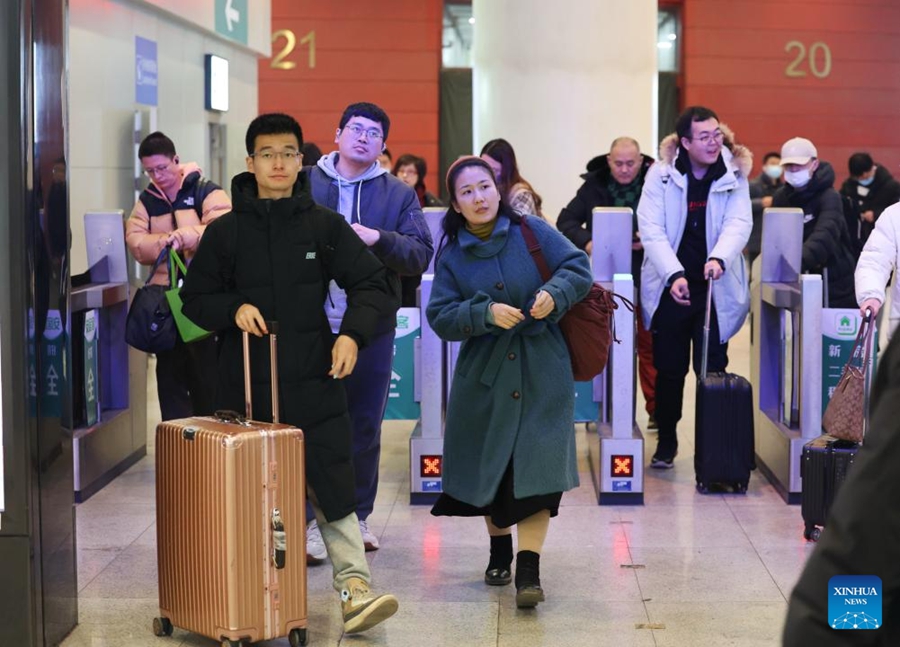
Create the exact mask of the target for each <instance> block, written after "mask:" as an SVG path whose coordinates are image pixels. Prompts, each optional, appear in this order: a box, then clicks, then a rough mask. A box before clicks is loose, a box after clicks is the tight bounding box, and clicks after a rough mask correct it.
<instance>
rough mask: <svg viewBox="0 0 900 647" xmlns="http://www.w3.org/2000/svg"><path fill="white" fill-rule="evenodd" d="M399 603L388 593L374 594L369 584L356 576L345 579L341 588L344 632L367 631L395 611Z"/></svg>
mask: <svg viewBox="0 0 900 647" xmlns="http://www.w3.org/2000/svg"><path fill="white" fill-rule="evenodd" d="M399 608H400V603H399V602H398V601H397V598H396V597H394V596H393V595H391V594H389V593H384V594H382V595H376V594H375V593H372V591H371V590H370V589H369V585H368V584H366V583H365V581H364V580H361V579H360V578H358V577H351V578H350V579H349V580H347V582H346V584H345V585H344V588H343V589H342V590H341V611H342V612H343V614H344V632H345V633H348V634H356V633H359V632H361V631H367V630H368V629H371V628H372V627H374V626H375V625H377V624H378V623H380V622H384V621H385V620H387V619H388V618H390V617H391V616H392V615H394V614H395V613H397V609H399Z"/></svg>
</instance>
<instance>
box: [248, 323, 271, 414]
mask: <svg viewBox="0 0 900 647" xmlns="http://www.w3.org/2000/svg"><path fill="white" fill-rule="evenodd" d="M266 328H268V329H269V355H270V361H269V365H270V367H271V370H270V375H269V379H270V380H271V382H272V422H275V423H277V422H278V322H277V321H267V322H266ZM243 338H244V405H245V407H246V410H247V419H248V420H249V419H251V418H252V417H253V396H252V394H251V393H250V392H251V391H252V386H251V384H250V333H248V332H246V331H244V333H243Z"/></svg>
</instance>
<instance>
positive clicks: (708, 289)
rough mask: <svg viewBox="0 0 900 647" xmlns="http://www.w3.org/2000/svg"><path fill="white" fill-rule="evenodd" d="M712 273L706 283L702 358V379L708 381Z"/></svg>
mask: <svg viewBox="0 0 900 647" xmlns="http://www.w3.org/2000/svg"><path fill="white" fill-rule="evenodd" d="M712 276H713V275H712V272H710V273H709V279H708V280H707V282H706V317H705V318H704V320H703V355H702V356H701V358H700V379H701V380H705V379H706V368H707V364H708V360H709V321H710V319H711V317H712V292H713V278H712Z"/></svg>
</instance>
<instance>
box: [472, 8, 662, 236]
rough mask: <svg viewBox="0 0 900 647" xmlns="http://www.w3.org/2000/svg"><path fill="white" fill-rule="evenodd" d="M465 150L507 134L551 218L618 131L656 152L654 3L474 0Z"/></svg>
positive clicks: (570, 196)
mask: <svg viewBox="0 0 900 647" xmlns="http://www.w3.org/2000/svg"><path fill="white" fill-rule="evenodd" d="M472 8H473V15H474V18H475V30H474V44H473V66H474V70H473V138H474V142H473V148H474V152H475V153H476V154H477V153H478V152H479V151H480V150H481V147H482V146H483V145H484V144H485V142H487V141H489V140H491V139H493V138H495V137H503V138H504V139H507V140H508V141H509V142H510V143H511V144H512V145H513V148H514V149H515V151H516V157H517V159H518V163H519V170H520V171H521V173H522V176H523V177H524V178H525V179H527V180H528V181H529V182H531V183H532V184H533V185H534V188H535V189H536V190H537V192H538V193H540V194H541V196H542V197H543V198H544V214H545V215H546V216H547V217H548V218H549V219H550V220H551V221H555V220H556V217H557V216H558V215H559V211H560V209H561V208H562V207H564V206H565V205H566V204H568V202H569V200H570V199H571V198H572V197H573V196H574V195H575V192H576V191H577V189H578V187H579V186H580V185H581V182H582V180H581V179H580V178H579V175H580V174H581V173H583V172H584V170H585V165H586V164H587V162H588V161H589V160H590V159H591V158H592V157H594V156H595V155H599V154H602V153H607V152H609V145H610V143H611V142H612V140H613V139H615V138H616V137H618V136H620V135H629V136H631V137H634V138H635V139H637V140H638V142H639V143H640V145H641V150H642V152H645V153H648V154H650V155H652V156H654V157H655V156H656V148H657V144H658V137H657V133H656V130H657V127H656V113H657V94H656V85H657V63H656V60H657V59H656V57H657V47H656V41H657V27H656V14H657V0H627V1H625V0H619V1H616V2H610V1H608V0H605V1H598V0H562V1H559V2H548V1H547V0H473V2H472Z"/></svg>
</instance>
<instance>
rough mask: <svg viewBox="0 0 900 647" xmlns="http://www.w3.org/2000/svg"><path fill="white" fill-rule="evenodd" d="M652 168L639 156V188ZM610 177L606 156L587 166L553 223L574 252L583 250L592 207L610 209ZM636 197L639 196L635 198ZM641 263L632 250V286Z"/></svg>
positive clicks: (590, 230)
mask: <svg viewBox="0 0 900 647" xmlns="http://www.w3.org/2000/svg"><path fill="white" fill-rule="evenodd" d="M652 165H653V158H652V157H650V156H649V155H641V170H640V174H639V177H640V179H641V183H642V184H643V181H644V176H645V175H646V174H647V169H649V168H650V167H651V166H652ZM611 175H612V171H611V170H610V168H609V154H608V153H607V154H606V155H598V156H597V157H595V158H593V159H592V160H591V161H590V162H588V164H587V173H583V174H582V175H581V178H582V179H583V180H584V184H582V185H581V187H580V188H579V189H578V192H577V193H576V194H575V197H574V198H572V200H571V201H570V202H569V204H568V205H566V207H565V208H564V209H563V210H562V211H560V213H559V218H557V219H556V228H557V229H559V230H560V231H561V232H562V234H563V235H564V236H565V237H566V238H568V239H569V240H571V241H572V242H573V243H575V246H576V247H577V248H578V249H584V248H585V247H586V246H587V244H588V243H589V242H591V237H592V235H593V226H594V224H593V223H594V217H593V211H594V207H610V206H612V197H611V196H610V194H609V189H607V185H608V184H609V179H610V177H611ZM638 197H640V196H638ZM634 212H635V215H634V229H633V231H634V234H633V238H632V240H634V241H636V240H638V239H637V237H636V236H637V230H638V226H637V204H635V207H634ZM643 260H644V251H643V250H640V249H639V250H634V251H632V254H631V265H632V276H633V277H634V280H635V283H636V284H637V282H638V281H640V277H641V263H642V262H643Z"/></svg>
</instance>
